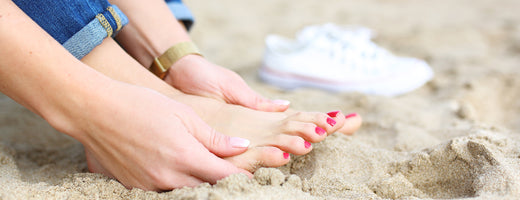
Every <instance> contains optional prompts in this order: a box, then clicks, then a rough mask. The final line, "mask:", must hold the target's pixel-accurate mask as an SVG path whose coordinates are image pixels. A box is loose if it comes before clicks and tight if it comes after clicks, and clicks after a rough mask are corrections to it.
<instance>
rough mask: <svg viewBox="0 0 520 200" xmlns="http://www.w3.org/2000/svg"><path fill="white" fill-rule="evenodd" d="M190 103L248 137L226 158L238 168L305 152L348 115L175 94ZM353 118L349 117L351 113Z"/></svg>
mask: <svg viewBox="0 0 520 200" xmlns="http://www.w3.org/2000/svg"><path fill="white" fill-rule="evenodd" d="M174 98H175V99H176V100H178V101H180V102H183V103H185V104H187V105H191V106H192V108H193V109H194V110H195V112H197V114H198V115H199V116H201V118H202V119H203V120H204V121H205V122H206V123H208V124H209V125H210V126H211V127H212V128H214V129H216V130H217V131H218V132H220V133H223V134H226V135H229V136H233V137H241V138H245V139H248V140H250V141H251V145H250V146H249V147H250V148H249V150H248V151H247V152H246V153H244V154H241V155H238V156H234V157H231V158H226V159H227V160H229V161H231V162H232V163H233V164H235V165H237V166H238V167H240V168H243V169H246V170H249V171H254V170H255V169H257V168H258V167H278V166H281V165H284V164H286V163H287V162H289V160H290V155H289V153H290V154H295V155H304V154H307V153H309V152H310V151H311V150H312V143H317V142H320V141H322V140H324V139H325V138H326V136H327V135H329V134H331V133H334V132H336V131H338V130H339V129H342V128H343V127H344V126H345V122H346V121H347V118H346V117H345V115H343V114H342V113H341V112H340V111H333V112H329V113H319V112H294V111H292V112H283V113H282V112H262V111H256V110H251V109H248V108H244V107H242V106H237V105H230V104H225V103H221V102H219V101H216V100H213V99H209V98H204V97H199V96H192V95H184V96H177V97H174ZM351 118H352V117H351ZM349 123H350V126H354V127H348V128H343V129H346V131H348V132H353V131H355V130H356V129H357V128H359V124H354V122H352V121H351V120H350V121H349Z"/></svg>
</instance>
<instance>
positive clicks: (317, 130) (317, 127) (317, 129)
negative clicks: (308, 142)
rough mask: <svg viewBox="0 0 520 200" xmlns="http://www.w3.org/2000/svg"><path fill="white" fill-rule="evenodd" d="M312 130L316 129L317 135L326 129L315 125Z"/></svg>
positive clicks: (323, 132)
mask: <svg viewBox="0 0 520 200" xmlns="http://www.w3.org/2000/svg"><path fill="white" fill-rule="evenodd" d="M314 130H315V131H316V133H317V134H318V135H323V134H325V133H326V132H327V131H325V129H322V128H321V127H319V126H316V128H315V129H314Z"/></svg>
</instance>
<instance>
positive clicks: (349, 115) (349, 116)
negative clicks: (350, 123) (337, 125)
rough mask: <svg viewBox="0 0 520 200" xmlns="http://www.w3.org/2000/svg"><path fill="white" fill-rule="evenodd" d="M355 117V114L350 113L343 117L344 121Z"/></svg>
mask: <svg viewBox="0 0 520 200" xmlns="http://www.w3.org/2000/svg"><path fill="white" fill-rule="evenodd" d="M355 116H357V113H350V114H348V115H347V116H345V119H348V118H351V117H355Z"/></svg>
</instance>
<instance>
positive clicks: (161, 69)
mask: <svg viewBox="0 0 520 200" xmlns="http://www.w3.org/2000/svg"><path fill="white" fill-rule="evenodd" d="M190 54H194V55H199V56H202V54H201V53H200V51H199V49H198V48H197V46H195V44H193V42H180V43H177V44H175V45H173V46H172V47H170V48H169V49H168V50H166V52H164V53H163V54H162V55H161V56H159V57H157V58H155V59H154V61H153V63H152V66H150V71H151V72H152V73H153V74H155V75H156V76H158V77H159V78H161V79H163V78H164V76H165V75H166V72H167V71H168V69H170V67H171V66H172V65H173V64H174V63H175V62H177V61H178V60H179V59H181V58H182V57H184V56H186V55H190Z"/></svg>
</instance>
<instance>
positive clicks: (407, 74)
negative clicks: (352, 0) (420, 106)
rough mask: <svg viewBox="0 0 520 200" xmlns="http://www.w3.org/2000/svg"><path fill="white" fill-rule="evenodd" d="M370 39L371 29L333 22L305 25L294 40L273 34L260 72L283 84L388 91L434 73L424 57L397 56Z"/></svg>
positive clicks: (410, 85) (394, 91)
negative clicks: (343, 26)
mask: <svg viewBox="0 0 520 200" xmlns="http://www.w3.org/2000/svg"><path fill="white" fill-rule="evenodd" d="M371 38H372V33H371V31H370V30H369V29H366V28H341V27H338V26H336V25H333V24H325V25H322V26H311V27H307V28H305V29H303V30H302V31H301V32H300V33H299V34H298V36H297V39H296V40H289V39H286V38H283V37H280V36H277V35H269V36H268V37H267V38H266V51H265V55H264V62H263V66H262V67H261V68H260V71H259V74H260V77H261V78H262V79H263V80H264V81H266V82H267V83H270V84H273V85H276V86H278V87H281V88H283V89H295V88H298V87H315V88H320V89H324V90H330V91H335V92H350V91H358V92H362V93H366V94H375V95H385V96H395V95H399V94H403V93H406V92H410V91H412V90H414V89H416V88H419V87H420V86H422V85H423V84H424V83H426V82H427V81H429V80H430V79H431V78H432V77H433V71H432V70H431V68H430V67H429V66H428V64H427V63H426V62H424V61H422V60H419V59H415V58H405V57H397V56H394V55H392V54H391V53H390V52H388V51H387V50H385V49H383V48H381V47H378V46H377V45H376V44H374V43H373V42H372V41H371Z"/></svg>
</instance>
